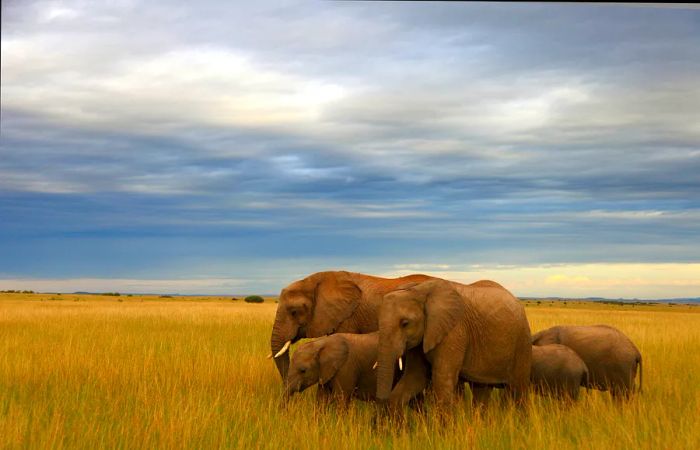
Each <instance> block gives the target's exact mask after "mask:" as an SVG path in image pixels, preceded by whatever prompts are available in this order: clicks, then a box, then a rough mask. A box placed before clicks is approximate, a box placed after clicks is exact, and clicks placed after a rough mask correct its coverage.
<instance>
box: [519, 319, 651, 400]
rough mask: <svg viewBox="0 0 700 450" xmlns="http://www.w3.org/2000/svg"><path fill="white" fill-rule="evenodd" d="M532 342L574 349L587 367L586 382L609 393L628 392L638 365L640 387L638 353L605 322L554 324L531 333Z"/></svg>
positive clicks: (640, 377)
mask: <svg viewBox="0 0 700 450" xmlns="http://www.w3.org/2000/svg"><path fill="white" fill-rule="evenodd" d="M532 344H533V345H535V346H543V345H549V344H563V345H566V346H567V347H569V348H570V349H572V350H573V351H575V352H576V354H577V355H578V356H580V357H581V359H582V360H583V362H584V363H586V367H588V386H589V387H592V388H594V389H599V390H601V391H607V390H609V391H610V393H611V394H612V396H613V397H618V396H620V395H624V396H626V397H627V396H629V395H630V394H631V393H632V391H633V390H634V380H635V378H636V376H637V366H639V390H640V391H641V390H642V355H641V354H640V353H639V350H638V349H637V347H636V346H635V345H634V344H633V343H632V341H630V339H629V338H628V337H627V336H625V335H624V334H623V333H622V332H621V331H620V330H618V329H617V328H613V327H611V326H608V325H590V326H556V327H552V328H548V329H546V330H543V331H540V332H539V333H536V334H535V335H534V336H532Z"/></svg>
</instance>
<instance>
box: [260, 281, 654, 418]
mask: <svg viewBox="0 0 700 450" xmlns="http://www.w3.org/2000/svg"><path fill="white" fill-rule="evenodd" d="M302 338H318V339H315V340H313V341H308V342H305V343H304V344H302V345H300V346H299V347H298V348H297V349H296V351H295V352H294V355H293V356H292V357H291V361H290V351H289V348H290V345H291V344H293V343H295V342H296V341H298V340H299V339H302ZM271 350H272V353H271V355H270V357H273V358H274V362H275V364H276V366H277V369H278V371H279V373H280V375H281V376H282V379H283V380H284V385H285V390H284V394H285V399H287V398H288V397H289V396H291V395H292V394H294V393H296V392H301V391H303V390H305V389H306V388H308V387H310V386H313V385H318V391H317V395H318V400H319V401H321V402H328V401H332V400H337V401H341V402H343V403H347V402H348V401H349V400H350V399H351V398H358V399H361V400H376V401H379V402H381V403H383V404H385V405H386V406H387V407H389V408H391V409H392V410H394V411H396V410H398V409H399V408H401V407H402V406H404V405H409V406H411V405H420V404H421V403H422V400H423V396H424V393H425V392H427V391H430V392H432V395H433V396H434V399H435V401H436V403H437V405H438V406H440V407H445V408H449V407H450V405H451V404H453V403H454V402H455V401H456V399H457V397H458V396H459V395H460V394H462V393H463V389H464V385H465V383H466V384H468V385H469V387H470V389H471V391H472V399H473V402H474V405H475V406H477V407H485V406H486V405H487V403H488V399H489V396H490V394H491V391H492V389H493V388H502V389H504V393H505V396H506V397H507V398H510V399H512V400H514V401H516V402H519V401H521V400H522V399H523V398H525V396H526V395H527V394H528V392H529V391H530V390H534V391H535V392H538V393H544V394H548V395H553V396H556V397H560V398H566V399H571V400H575V399H576V398H577V397H578V393H579V388H580V387H581V386H583V387H586V388H594V389H599V390H609V391H610V392H611V393H612V395H613V396H614V397H618V396H625V397H627V396H629V395H630V394H631V393H632V392H633V391H634V390H635V385H634V381H635V379H636V374H637V368H638V367H639V389H640V390H641V382H642V373H641V368H642V360H641V355H640V353H639V350H637V348H636V347H635V345H634V344H633V343H632V342H631V341H630V340H629V339H628V338H627V337H626V336H625V335H624V334H622V333H621V332H620V331H619V330H617V329H615V328H612V327H609V326H605V325H595V326H556V327H553V328H549V329H547V330H543V331H540V332H538V333H536V334H534V335H531V333H530V327H529V324H528V321H527V317H526V315H525V309H524V308H523V306H522V304H521V303H520V302H519V301H518V299H516V298H515V297H514V296H513V295H512V294H511V293H510V292H509V291H508V290H506V289H505V288H504V287H503V286H501V285H500V284H498V283H496V282H493V281H487V280H482V281H477V282H476V283H472V284H468V285H465V284H461V283H457V282H452V281H448V280H443V279H439V278H435V277H430V276H427V275H409V276H406V277H400V278H380V277H375V276H371V275H365V274H360V273H352V272H344V271H335V272H319V273H315V274H312V275H310V276H308V277H306V278H304V279H302V280H299V281H296V282H294V283H292V284H290V285H289V286H287V287H286V288H284V289H283V290H282V292H281V294H280V297H279V305H278V307H277V313H276V317H275V322H274V325H273V328H272V337H271Z"/></svg>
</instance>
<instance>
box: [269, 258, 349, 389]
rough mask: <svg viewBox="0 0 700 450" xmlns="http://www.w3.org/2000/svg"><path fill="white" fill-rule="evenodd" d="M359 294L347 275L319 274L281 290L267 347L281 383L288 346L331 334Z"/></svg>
mask: <svg viewBox="0 0 700 450" xmlns="http://www.w3.org/2000/svg"><path fill="white" fill-rule="evenodd" d="M361 296H362V291H360V288H359V287H358V286H357V285H356V284H355V282H353V281H352V279H351V278H350V275H349V274H348V273H347V272H319V273H315V274H313V275H310V276H308V277H306V278H304V279H303V280H299V281H296V282H294V283H292V284H290V285H289V286H287V287H286V288H284V289H282V292H281V293H280V297H279V304H278V306H277V315H276V317H275V323H274V325H273V327H272V337H271V339H270V347H271V350H272V355H274V357H275V364H276V365H277V370H278V371H279V373H280V375H282V379H286V377H287V370H288V369H289V354H288V353H287V350H288V349H289V345H290V344H292V343H294V342H296V341H297V340H299V339H301V338H305V337H320V336H324V335H327V334H333V333H334V332H335V331H336V330H337V329H338V327H339V326H340V324H341V323H342V322H343V321H345V320H346V319H348V318H349V317H350V316H351V315H352V314H353V312H354V311H355V309H356V308H357V305H358V304H359V302H360V298H361Z"/></svg>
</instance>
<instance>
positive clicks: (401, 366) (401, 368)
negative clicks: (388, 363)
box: [399, 356, 403, 370]
mask: <svg viewBox="0 0 700 450" xmlns="http://www.w3.org/2000/svg"><path fill="white" fill-rule="evenodd" d="M399 370H403V360H402V359H401V357H400V356H399Z"/></svg>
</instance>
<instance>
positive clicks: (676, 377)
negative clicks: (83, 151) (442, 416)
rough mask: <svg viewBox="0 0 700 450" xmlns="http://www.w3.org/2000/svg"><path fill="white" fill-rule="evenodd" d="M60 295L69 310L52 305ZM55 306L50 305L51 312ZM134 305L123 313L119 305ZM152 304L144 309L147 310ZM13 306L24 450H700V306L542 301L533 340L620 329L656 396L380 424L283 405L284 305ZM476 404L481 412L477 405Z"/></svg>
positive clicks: (458, 412)
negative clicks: (275, 356) (584, 327)
mask: <svg viewBox="0 0 700 450" xmlns="http://www.w3.org/2000/svg"><path fill="white" fill-rule="evenodd" d="M50 298H53V299H54V300H49V299H50ZM42 299H43V301H42ZM119 300H121V301H119ZM142 300H144V301H142ZM202 300H203V299H186V300H183V299H178V298H174V299H160V298H157V297H149V298H142V297H138V296H134V297H124V296H122V297H119V298H116V297H100V296H77V295H63V296H56V295H53V296H52V295H40V294H35V295H15V294H0V436H1V439H2V444H3V445H5V446H8V447H9V448H105V447H108V448H218V447H236V448H244V447H245V448H249V447H253V448H259V447H264V448H290V447H293V448H319V449H320V448H348V447H360V448H382V447H394V448H469V447H471V448H474V447H476V448H503V449H506V448H523V449H524V448H528V449H543V448H557V449H559V448H563V449H579V448H584V449H599V448H606V449H607V448H649V449H683V448H687V449H691V448H692V449H695V448H700V428H699V426H698V425H697V417H698V411H700V378H698V373H700V353H699V352H698V350H700V308H697V309H696V308H693V307H680V306H674V307H668V306H666V305H658V306H654V307H637V308H634V309H632V308H629V309H625V308H627V306H625V307H619V306H614V305H610V306H609V307H601V306H600V305H591V306H587V304H579V303H574V302H568V303H567V305H566V306H563V305H562V304H553V305H552V306H549V304H548V302H542V304H540V305H537V304H536V303H530V304H529V305H528V307H527V312H528V317H529V319H530V323H531V326H532V329H533V331H537V330H539V329H542V328H546V327H549V326H551V325H555V324H593V323H607V324H610V325H613V326H616V327H618V328H620V329H621V330H623V331H624V332H625V333H626V334H627V335H628V336H630V338H631V339H632V340H633V341H634V342H635V343H636V344H637V346H638V347H639V348H640V350H641V352H642V355H643V358H644V393H643V394H642V395H641V396H638V397H637V398H635V399H633V400H631V401H630V402H628V403H625V404H618V403H615V402H612V401H611V400H610V398H609V396H608V395H607V394H605V393H600V392H591V393H589V394H583V395H582V396H581V401H579V402H578V403H576V404H574V405H572V406H566V405H562V404H560V403H559V402H556V401H552V400H551V399H547V398H542V397H532V398H530V400H529V407H528V408H526V410H525V411H521V410H517V409H513V408H512V407H499V405H498V402H499V398H498V397H499V395H495V396H494V402H493V404H492V407H491V408H490V409H489V410H488V411H486V412H485V413H484V414H482V415H476V414H475V413H474V411H472V409H471V407H470V405H469V402H468V401H465V402H462V403H461V404H459V405H458V406H457V407H456V408H455V411H454V412H453V414H452V415H450V416H449V417H447V419H446V420H444V421H438V420H437V419H436V417H435V415H433V414H430V412H429V414H428V415H427V416H425V417H423V416H419V415H417V414H409V415H408V419H407V421H406V423H405V424H404V425H403V426H398V425H396V424H388V425H387V424H384V423H382V422H380V423H379V424H375V421H374V408H373V406H372V405H371V404H367V403H361V402H357V403H354V404H353V405H351V407H350V408H349V409H348V410H347V411H338V410H337V409H336V408H329V409H328V410H319V409H318V408H317V407H316V405H315V401H314V400H315V395H314V394H315V393H314V392H313V389H310V390H309V391H307V392H305V393H303V394H301V395H299V396H297V397H296V398H295V399H294V400H293V401H292V402H291V404H290V405H289V406H288V408H287V409H286V410H282V409H280V408H279V396H280V393H281V384H280V379H279V376H278V374H277V372H276V371H275V369H274V367H273V365H272V363H271V362H270V361H269V360H268V359H266V358H265V356H266V355H267V354H268V353H269V334H270V327H271V324H272V320H273V317H274V312H275V307H276V305H275V304H274V303H272V302H268V303H265V304H260V305H256V304H245V303H243V302H242V301H238V302H232V301H230V299H227V298H220V299H208V301H202ZM467 400H468V399H467Z"/></svg>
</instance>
